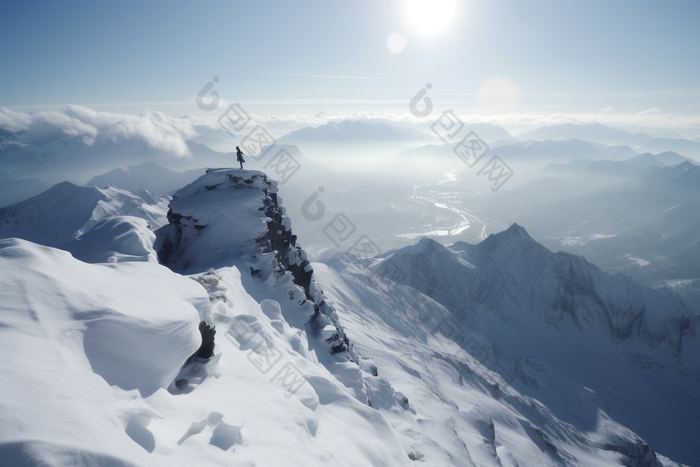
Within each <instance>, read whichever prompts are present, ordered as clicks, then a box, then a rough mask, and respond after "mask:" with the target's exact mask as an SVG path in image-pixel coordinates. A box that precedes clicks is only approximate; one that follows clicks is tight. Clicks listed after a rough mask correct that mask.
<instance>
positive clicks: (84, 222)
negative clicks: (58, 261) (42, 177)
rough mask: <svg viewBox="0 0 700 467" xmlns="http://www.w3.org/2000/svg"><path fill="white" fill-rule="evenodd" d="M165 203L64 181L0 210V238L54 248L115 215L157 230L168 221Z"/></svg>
mask: <svg viewBox="0 0 700 467" xmlns="http://www.w3.org/2000/svg"><path fill="white" fill-rule="evenodd" d="M168 200H169V199H168V198H167V197H166V196H163V195H159V194H157V193H151V192H149V191H145V190H143V191H141V192H139V193H138V194H133V193H131V192H129V191H126V190H123V189H121V188H119V187H116V186H109V187H106V188H104V189H100V188H86V187H79V186H76V185H73V184H72V183H69V182H63V183H59V184H57V185H54V186H53V187H52V188H50V189H48V190H46V191H45V192H43V193H41V194H40V195H37V196H35V197H33V198H30V199H28V200H26V201H22V202H21V203H17V204H13V205H11V206H8V207H6V208H0V238H9V237H18V238H23V239H25V240H29V241H31V242H35V243H40V244H42V245H47V246H57V245H59V244H61V243H64V242H67V241H69V240H72V239H74V238H76V237H78V236H80V235H81V234H83V233H85V232H87V231H89V230H90V229H91V228H92V227H93V226H95V225H96V224H97V223H98V222H100V221H102V220H105V219H109V218H111V217H114V216H134V217H140V218H142V219H145V220H146V221H147V222H148V225H150V226H151V228H153V229H157V228H158V227H160V226H162V225H163V224H165V223H166V222H167V220H166V219H165V212H166V211H167V203H168Z"/></svg>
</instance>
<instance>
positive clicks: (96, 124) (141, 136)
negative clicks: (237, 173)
mask: <svg viewBox="0 0 700 467" xmlns="http://www.w3.org/2000/svg"><path fill="white" fill-rule="evenodd" d="M0 127H1V128H6V129H8V130H11V131H15V132H16V131H19V130H27V131H29V132H31V133H32V134H33V135H34V136H44V135H46V136H49V135H55V134H57V133H59V134H60V133H62V134H64V135H67V136H72V137H75V138H79V139H82V141H83V142H84V143H85V144H87V145H92V144H94V143H95V141H96V139H97V137H98V136H100V137H104V138H109V139H111V140H113V141H118V140H129V139H136V140H141V141H143V142H145V143H146V144H148V146H150V147H152V148H153V149H155V150H157V151H159V152H162V153H166V154H171V155H174V156H187V155H189V154H190V152H189V149H188V148H187V144H185V141H186V140H188V139H192V138H193V137H195V136H197V131H196V130H195V128H194V126H193V124H192V122H190V121H189V120H187V119H184V118H172V117H167V116H165V115H164V114H162V113H161V112H146V113H141V114H139V115H129V114H117V113H111V112H97V111H95V110H93V109H89V108H87V107H80V106H77V105H68V106H66V107H64V108H63V109H61V110H59V111H54V110H49V111H38V112H29V113H23V112H15V111H13V110H10V109H7V108H4V107H0Z"/></svg>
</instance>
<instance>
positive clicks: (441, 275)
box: [376, 224, 700, 464]
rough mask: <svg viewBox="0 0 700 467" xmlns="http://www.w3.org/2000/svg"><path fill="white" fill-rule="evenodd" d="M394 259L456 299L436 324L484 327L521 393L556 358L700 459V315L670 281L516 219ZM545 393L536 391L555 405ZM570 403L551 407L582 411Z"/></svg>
mask: <svg viewBox="0 0 700 467" xmlns="http://www.w3.org/2000/svg"><path fill="white" fill-rule="evenodd" d="M391 261H392V264H393V265H394V266H395V267H396V268H397V269H398V270H399V271H401V272H402V274H401V275H400V282H401V283H403V284H405V285H408V286H411V287H413V288H414V289H416V290H418V291H420V292H422V293H424V294H426V295H428V296H430V297H431V298H433V299H434V300H436V301H437V302H439V303H440V304H441V305H443V306H444V307H445V308H447V309H448V310H449V311H450V314H451V315H450V316H451V317H450V320H451V321H450V320H448V321H445V322H438V323H437V324H436V326H437V328H438V329H443V328H444V329H448V330H449V329H450V328H455V329H461V328H465V329H469V330H471V331H474V332H478V333H481V334H483V335H484V336H486V337H487V338H488V339H489V340H490V341H491V342H493V344H494V345H495V346H496V347H497V348H498V350H499V352H500V353H501V354H502V355H503V357H504V358H505V359H506V360H507V361H510V362H513V364H514V365H515V366H514V367H511V368H510V370H508V371H509V372H510V373H511V374H513V373H515V374H519V373H522V374H523V375H524V376H522V377H521V378H520V379H521V381H520V382H521V384H520V386H517V387H518V390H519V391H521V392H522V393H524V394H532V395H533V396H537V395H538V394H539V389H538V388H541V387H542V382H541V381H539V379H538V377H537V376H536V375H537V374H539V373H541V370H540V369H538V368H547V367H551V368H553V370H555V371H556V372H558V373H561V374H563V375H565V376H566V377H567V378H569V379H571V380H573V381H574V382H576V383H577V384H579V385H580V386H582V387H586V388H590V389H591V390H593V391H595V392H596V393H597V394H598V395H599V396H600V398H601V400H602V401H603V404H604V405H605V406H607V407H609V410H610V412H609V414H610V417H611V418H612V419H614V420H616V421H617V422H619V423H622V424H623V425H625V426H627V427H629V428H630V429H632V430H633V431H634V432H635V433H637V434H638V435H639V436H641V437H642V438H643V439H644V440H645V441H647V442H648V443H650V445H651V446H652V447H653V448H654V449H655V450H658V451H659V452H661V453H663V454H665V455H667V456H669V457H671V458H673V459H674V460H680V461H683V462H686V463H693V464H696V463H697V462H698V459H700V452H699V451H698V449H697V444H696V443H695V439H696V438H697V433H700V412H698V411H697V410H696V408H697V407H699V406H700V405H699V404H700V366H699V365H698V362H697V358H696V356H697V355H698V354H699V353H700V338H699V337H700V336H698V333H697V330H698V322H700V317H699V316H698V315H695V314H693V313H691V312H690V311H689V310H688V308H687V307H686V306H685V305H683V304H682V303H680V302H679V301H678V300H677V299H676V298H675V297H674V296H673V295H672V294H671V293H670V291H669V290H668V289H649V288H645V287H642V286H640V285H639V284H637V283H635V282H634V281H633V280H631V279H630V278H628V277H625V276H623V275H621V274H617V275H614V276H612V275H609V274H605V273H603V272H602V271H601V270H600V269H599V268H597V267H596V266H594V265H591V264H589V263H587V262H586V261H585V260H584V259H583V258H581V257H578V256H574V255H570V254H567V253H561V252H560V253H556V254H555V253H551V252H550V251H549V250H547V249H546V248H544V247H543V246H541V245H539V244H538V243H536V242H535V241H533V240H532V239H531V238H530V237H529V236H528V234H527V233H526V232H525V230H524V229H523V228H521V227H519V226H518V225H517V224H514V225H513V226H512V227H511V228H509V229H508V230H506V231H504V232H501V233H499V234H497V235H491V236H489V238H487V239H486V240H484V241H483V242H482V243H480V244H478V245H469V244H466V243H462V242H458V243H456V244H455V245H453V246H452V247H450V248H446V247H444V246H442V245H440V244H439V243H437V242H435V241H432V240H429V239H423V240H421V241H420V242H419V243H418V244H416V245H414V246H411V247H407V248H404V249H401V250H399V251H397V252H395V253H393V255H391ZM376 267H379V266H376ZM530 361H532V362H534V363H529V362H530ZM538 362H544V363H543V364H540V363H538ZM546 397H549V396H546ZM546 397H545V398H542V399H540V398H539V397H538V399H539V400H540V402H542V403H543V404H545V405H546V406H548V407H550V406H549V405H548V402H547V399H546ZM561 407H562V409H561V410H562V411H561V412H560V411H557V410H554V408H552V411H553V412H555V413H556V414H557V415H558V416H560V417H561V418H562V419H563V420H567V421H569V422H572V423H573V422H574V421H575V419H571V418H570V415H569V414H568V411H569V410H570V409H569V408H567V406H566V405H561ZM550 408H551V407H550ZM575 424H578V422H577V423H575Z"/></svg>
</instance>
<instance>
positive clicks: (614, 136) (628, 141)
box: [517, 123, 652, 147]
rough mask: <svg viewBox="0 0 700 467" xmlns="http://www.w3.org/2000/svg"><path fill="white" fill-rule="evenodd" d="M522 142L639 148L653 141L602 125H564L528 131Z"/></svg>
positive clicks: (650, 137)
mask: <svg viewBox="0 0 700 467" xmlns="http://www.w3.org/2000/svg"><path fill="white" fill-rule="evenodd" d="M517 138H518V139H519V140H521V141H529V140H535V141H545V140H548V139H551V140H556V141H562V140H570V139H581V140H584V141H590V142H593V143H601V144H606V145H608V146H632V147H634V146H639V145H642V144H644V143H646V142H647V141H649V140H651V139H652V136H649V135H647V134H645V133H634V134H633V133H630V132H628V131H624V130H618V129H616V128H612V127H609V126H605V125H602V124H600V123H562V124H558V125H550V126H543V127H541V128H538V129H536V130H532V131H526V132H524V133H521V134H519V135H518V136H517Z"/></svg>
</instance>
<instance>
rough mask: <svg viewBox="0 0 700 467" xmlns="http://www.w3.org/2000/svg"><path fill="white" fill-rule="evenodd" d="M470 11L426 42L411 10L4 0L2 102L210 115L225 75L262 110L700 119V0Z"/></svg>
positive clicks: (340, 4) (539, 4)
mask: <svg viewBox="0 0 700 467" xmlns="http://www.w3.org/2000/svg"><path fill="white" fill-rule="evenodd" d="M456 3H457V5H456V10H455V14H454V16H453V17H452V19H451V21H450V22H449V24H448V25H447V27H446V28H445V29H443V30H441V31H438V32H435V33H433V34H423V33H421V32H420V31H419V30H418V29H417V27H416V26H417V25H416V24H415V23H413V22H412V21H411V20H410V18H409V15H408V14H407V12H406V11H407V7H406V1H404V0H360V1H304V2H289V1H256V2H237V1H211V2H196V3H194V2H178V1H175V2H173V1H167V2H166V1H148V2H132V1H125V2H124V1H120V2H103V1H93V2H75V1H65V2H54V1H51V2H38V1H21V2H8V1H5V2H3V4H2V7H1V8H2V16H0V44H2V49H3V52H2V57H3V58H2V65H0V70H1V71H0V107H7V108H10V109H14V110H21V111H28V110H32V109H46V108H52V107H60V106H63V105H66V104H78V105H85V106H89V107H93V108H96V109H103V110H109V111H120V112H138V111H141V110H146V109H149V110H158V111H162V112H164V113H166V114H168V115H173V116H177V115H184V114H186V113H192V114H197V113H202V111H200V110H199V109H198V108H197V107H196V105H195V104H194V96H195V94H196V93H197V91H199V89H201V88H202V87H203V86H204V85H205V84H206V83H207V82H208V81H210V80H211V79H212V77H214V76H218V77H219V78H220V80H219V82H218V83H217V84H216V86H215V89H216V90H217V91H218V92H219V93H220V95H221V96H222V98H224V99H225V100H227V101H240V102H246V103H247V105H248V107H249V108H250V107H252V108H253V109H252V111H255V112H257V113H259V114H274V113H282V114H291V113H316V112H319V111H321V110H323V111H326V112H336V111H367V112H381V111H386V112H398V113H400V112H406V111H407V103H408V101H409V100H410V99H411V97H412V96H413V95H414V94H415V93H416V92H417V91H418V90H420V89H421V88H422V87H423V86H425V84H426V83H428V82H430V83H432V85H433V88H432V89H431V91H430V94H429V95H430V96H431V97H432V98H433V99H434V101H435V102H436V104H437V105H442V106H445V107H448V106H449V107H453V108H455V109H458V110H460V111H463V112H466V113H479V112H483V113H499V112H501V113H510V112H519V113H537V114H551V113H572V114H576V113H595V112H602V111H603V109H607V110H606V111H608V112H610V111H613V112H624V113H636V112H642V111H646V110H648V109H659V110H658V112H663V113H668V114H675V115H697V114H698V113H699V112H698V109H700V105H699V104H700V82H699V80H698V77H700V56H699V55H700V53H699V52H698V50H699V47H698V44H700V28H698V27H697V21H698V18H700V2H698V1H669V2H660V1H658V2H649V1H613V2H610V1H586V2H569V1H553V0H540V1H532V2H530V1H528V2H523V1H516V0H501V1H491V0H488V1H486V0H483V1H481V0H480V1H459V0H458V1H457V2H456ZM391 33H398V34H400V35H402V36H403V37H404V38H405V39H406V47H405V49H404V50H403V51H402V52H401V53H398V54H392V53H391V52H390V51H389V49H388V47H387V38H388V37H389V35H390V34H391ZM489 89H491V91H492V93H489V92H488V90H489ZM501 92H504V93H505V94H504V95H505V96H506V97H505V98H504V99H501V100H499V99H498V96H500V95H501V94H500V93H501ZM494 96H496V97H494ZM494 99H495V100H494Z"/></svg>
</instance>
